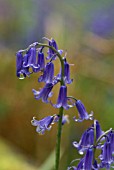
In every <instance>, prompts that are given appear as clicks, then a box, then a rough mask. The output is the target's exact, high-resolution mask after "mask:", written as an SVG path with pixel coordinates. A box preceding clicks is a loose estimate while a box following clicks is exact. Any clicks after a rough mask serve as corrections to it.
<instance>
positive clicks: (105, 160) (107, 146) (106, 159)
mask: <svg viewBox="0 0 114 170" xmlns="http://www.w3.org/2000/svg"><path fill="white" fill-rule="evenodd" d="M99 158H100V159H101V164H100V166H101V168H107V169H110V166H111V164H112V163H113V162H114V158H113V156H112V149H111V143H110V141H108V140H107V141H106V142H105V143H104V145H103V147H102V153H101V155H100V156H99Z"/></svg>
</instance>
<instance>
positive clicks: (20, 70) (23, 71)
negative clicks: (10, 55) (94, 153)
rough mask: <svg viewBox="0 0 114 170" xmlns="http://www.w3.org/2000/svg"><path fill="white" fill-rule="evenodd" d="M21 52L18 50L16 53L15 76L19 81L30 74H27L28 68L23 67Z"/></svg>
mask: <svg viewBox="0 0 114 170" xmlns="http://www.w3.org/2000/svg"><path fill="white" fill-rule="evenodd" d="M22 52H23V50H20V51H18V52H17V53H16V75H17V77H19V78H20V79H23V78H25V77H26V76H29V75H30V74H31V72H29V68H28V67H26V68H24V67H23V59H24V58H23V54H22Z"/></svg>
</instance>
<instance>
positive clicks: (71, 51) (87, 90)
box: [0, 0, 114, 170]
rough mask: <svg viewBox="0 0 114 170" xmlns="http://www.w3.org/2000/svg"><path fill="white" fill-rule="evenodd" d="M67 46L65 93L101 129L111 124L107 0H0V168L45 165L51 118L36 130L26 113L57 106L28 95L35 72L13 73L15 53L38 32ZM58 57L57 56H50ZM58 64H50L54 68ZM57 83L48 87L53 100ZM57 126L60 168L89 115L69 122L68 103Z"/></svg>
mask: <svg viewBox="0 0 114 170" xmlns="http://www.w3.org/2000/svg"><path fill="white" fill-rule="evenodd" d="M44 36H45V37H48V38H51V37H53V38H54V39H55V40H56V41H57V43H58V45H59V48H60V49H64V51H67V57H68V61H69V63H71V64H74V66H71V77H72V78H73V79H74V81H73V84H71V85H70V86H68V94H69V95H73V96H75V97H76V98H78V99H81V100H82V101H83V103H84V104H85V106H86V108H87V111H88V112H90V111H91V110H92V111H94V117H95V118H96V119H98V120H99V122H100V124H101V126H102V129H103V130H107V129H109V128H110V127H112V128H113V129H114V0H108V1H107V0H100V1H99V0H95V1H94V0H70V1H69V0H58V1H54V0H20V1H18V0H0V170H36V169H37V170H52V169H53V166H54V149H55V144H56V133H57V125H54V126H53V127H52V129H51V131H49V132H46V133H45V135H43V136H39V135H38V134H37V133H36V132H35V128H34V127H33V126H31V123H30V122H31V119H32V117H33V116H36V117H37V119H41V118H43V117H45V116H47V115H53V114H55V113H58V110H56V109H54V108H52V107H51V106H50V105H47V104H44V103H42V102H41V101H36V100H34V97H33V94H32V90H31V89H32V88H35V89H37V90H38V89H39V88H40V87H42V84H38V83H37V78H38V74H35V75H32V76H31V77H30V78H26V79H24V80H19V79H18V78H17V77H16V73H15V70H16V66H15V60H16V57H15V53H16V51H17V50H19V49H22V48H23V49H24V48H26V47H28V46H29V45H30V44H31V43H33V42H35V41H39V42H43V40H42V37H44ZM57 62H58V61H57ZM58 66H59V65H58V64H57V67H56V69H57V70H59V68H58ZM57 94H58V87H57V88H56V89H55V98H54V99H53V100H56V97H57ZM65 113H66V114H68V115H69V119H70V123H69V124H66V125H64V127H63V132H62V145H61V148H62V154H61V163H60V169H61V170H65V169H67V166H68V165H69V164H70V162H71V161H72V160H73V159H76V158H78V157H79V155H77V151H76V149H75V148H73V146H72V142H73V141H74V140H77V141H78V140H79V139H80V136H81V134H82V133H83V131H84V129H86V128H87V127H89V126H90V125H91V123H92V122H90V121H84V122H83V123H75V122H73V120H72V117H73V116H74V115H77V111H76V109H75V108H72V109H71V110H69V111H65Z"/></svg>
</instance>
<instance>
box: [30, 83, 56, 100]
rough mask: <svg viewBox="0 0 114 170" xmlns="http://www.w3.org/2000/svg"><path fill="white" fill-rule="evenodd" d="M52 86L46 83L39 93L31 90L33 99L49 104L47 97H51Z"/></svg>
mask: <svg viewBox="0 0 114 170" xmlns="http://www.w3.org/2000/svg"><path fill="white" fill-rule="evenodd" d="M52 88H53V84H52V83H47V84H46V85H45V86H44V88H42V89H41V90H40V91H36V90H35V89H33V90H32V92H33V94H34V97H35V99H36V100H39V99H42V102H44V103H49V101H48V97H51V96H52V92H51V90H52Z"/></svg>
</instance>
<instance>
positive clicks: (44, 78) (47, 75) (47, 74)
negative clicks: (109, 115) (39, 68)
mask: <svg viewBox="0 0 114 170" xmlns="http://www.w3.org/2000/svg"><path fill="white" fill-rule="evenodd" d="M53 79H54V64H53V63H52V62H49V63H47V64H46V66H45V69H44V73H43V75H41V76H40V77H39V78H38V82H45V83H53Z"/></svg>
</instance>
